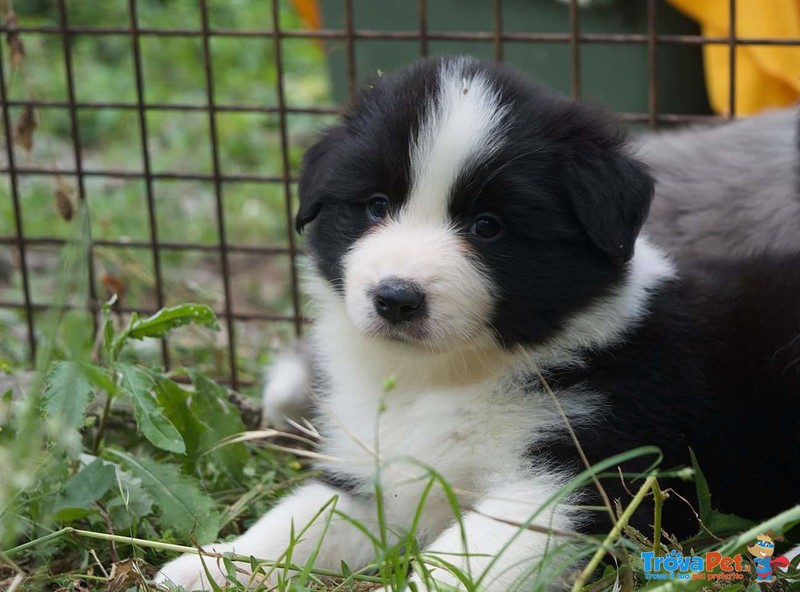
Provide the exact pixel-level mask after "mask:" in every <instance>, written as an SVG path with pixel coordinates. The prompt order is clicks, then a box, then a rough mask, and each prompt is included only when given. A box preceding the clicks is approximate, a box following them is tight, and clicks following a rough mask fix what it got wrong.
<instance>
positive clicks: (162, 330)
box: [127, 303, 219, 339]
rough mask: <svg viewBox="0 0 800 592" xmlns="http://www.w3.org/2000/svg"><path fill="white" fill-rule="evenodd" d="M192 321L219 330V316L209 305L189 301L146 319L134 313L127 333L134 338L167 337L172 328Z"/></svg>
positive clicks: (164, 309)
mask: <svg viewBox="0 0 800 592" xmlns="http://www.w3.org/2000/svg"><path fill="white" fill-rule="evenodd" d="M190 323H194V324H197V325H203V326H205V327H208V328H210V329H213V330H215V331H218V330H219V325H218V324H217V317H216V315H215V314H214V312H213V311H212V310H211V309H210V308H209V307H207V306H206V305H204V304H191V303H187V304H179V305H178V306H172V307H170V308H162V309H161V310H159V311H158V312H157V313H155V314H154V315H153V316H150V317H147V318H146V319H140V318H138V317H137V316H136V315H133V316H132V317H131V323H130V326H129V327H128V330H127V334H128V335H129V336H130V337H133V338H134V339H143V338H145V337H165V336H166V335H167V333H169V331H170V330H172V329H174V328H176V327H182V326H184V325H188V324H190Z"/></svg>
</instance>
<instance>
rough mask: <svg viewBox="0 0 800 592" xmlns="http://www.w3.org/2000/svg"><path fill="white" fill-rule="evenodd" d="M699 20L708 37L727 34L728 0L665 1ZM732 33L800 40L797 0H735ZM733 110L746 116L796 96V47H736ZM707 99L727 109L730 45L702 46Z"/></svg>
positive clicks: (799, 76)
mask: <svg viewBox="0 0 800 592" xmlns="http://www.w3.org/2000/svg"><path fill="white" fill-rule="evenodd" d="M668 2H669V3H670V4H672V5H673V6H675V7H676V8H677V9H678V10H681V11H682V12H684V13H685V14H687V15H688V16H690V17H691V18H693V19H694V20H696V21H697V22H699V23H700V25H701V27H702V32H703V35H704V36H706V37H727V36H728V35H729V34H730V32H729V24H730V12H729V11H730V0H668ZM736 37H737V38H741V39H748V38H750V39H753V38H767V37H768V38H779V39H791V40H798V39H800V0H736ZM735 58H736V66H735V68H736V89H735V93H734V95H735V98H736V104H735V112H736V114H737V115H749V114H752V113H757V112H758V111H761V110H762V109H766V108H770V107H784V106H787V105H791V104H792V103H794V102H796V101H797V100H798V99H799V98H800V46H772V45H738V46H737V47H736V56H735ZM703 61H704V67H705V77H706V86H707V88H708V98H709V101H710V103H711V107H712V109H714V111H716V112H717V113H723V114H725V115H727V114H729V111H730V98H729V97H730V95H729V89H730V77H729V70H730V49H729V46H728V45H719V44H707V45H704V46H703Z"/></svg>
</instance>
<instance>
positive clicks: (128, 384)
mask: <svg viewBox="0 0 800 592" xmlns="http://www.w3.org/2000/svg"><path fill="white" fill-rule="evenodd" d="M115 368H116V369H117V372H119V375H120V385H121V386H122V388H123V389H125V391H126V392H127V393H128V394H129V395H130V396H131V398H132V399H133V405H134V409H135V410H136V423H137V425H138V426H139V429H140V430H141V431H142V434H144V437H145V438H147V439H148V440H150V442H151V443H152V444H153V445H154V446H156V447H158V448H161V449H162V450H168V451H170V452H177V453H178V454H184V453H185V452H186V445H185V444H184V442H183V438H182V437H181V434H180V432H179V431H178V429H177V428H176V427H175V426H174V425H173V424H172V422H171V421H170V420H169V419H168V418H167V417H166V416H165V415H164V410H163V409H162V408H161V405H159V402H158V398H157V397H156V395H155V392H154V390H153V389H154V387H155V384H156V378H155V376H154V375H152V374H151V373H150V372H148V371H147V370H145V369H144V368H140V367H139V366H134V365H133V364H125V363H118V364H116V366H115Z"/></svg>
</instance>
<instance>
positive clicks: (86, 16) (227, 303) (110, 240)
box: [0, 0, 800, 388]
mask: <svg viewBox="0 0 800 592" xmlns="http://www.w3.org/2000/svg"><path fill="white" fill-rule="evenodd" d="M626 2H627V0H619V3H623V4H624V3H626ZM93 4H95V6H94V7H92V6H91V5H93ZM298 4H300V3H298V2H295V3H293V5H292V4H289V3H288V2H286V3H285V2H281V1H280V0H251V1H247V2H244V1H240V2H227V1H225V2H223V1H220V0H191V1H181V2H177V3H176V2H167V1H160V0H109V1H108V2H105V3H104V5H103V6H102V7H100V6H97V5H96V3H86V2H79V1H78V0H33V2H32V4H31V5H28V4H26V6H25V7H23V6H17V7H16V8H17V11H18V13H19V14H15V13H14V11H13V7H12V6H11V5H10V4H9V3H8V2H6V3H0V7H2V8H3V10H4V14H3V18H4V22H3V25H2V34H3V35H4V37H5V40H6V43H5V44H4V45H3V46H0V78H2V81H3V84H2V85H0V102H2V125H3V128H4V140H3V142H4V153H5V154H4V156H3V159H2V162H1V163H0V175H1V176H2V177H3V185H2V188H0V192H2V195H0V199H2V200H3V204H2V206H1V207H2V210H1V211H2V217H3V221H2V222H0V254H4V257H6V259H7V261H5V263H4V265H5V268H3V269H6V271H5V272H4V273H2V274H0V313H3V316H0V331H3V332H5V333H6V337H4V338H3V340H2V341H4V342H6V346H5V349H4V350H2V352H1V354H2V355H4V356H7V357H15V358H16V359H22V360H28V361H31V360H33V359H34V357H35V355H36V346H37V339H38V333H39V330H40V328H39V323H40V321H41V318H42V314H43V313H44V312H45V311H47V310H48V309H49V308H50V307H52V306H53V304H54V301H53V299H52V289H53V279H52V278H53V276H54V274H55V269H56V266H57V258H56V254H57V252H58V249H59V248H60V247H61V245H63V244H64V243H65V242H66V241H67V240H68V239H69V238H70V237H71V236H72V234H71V232H72V231H71V230H70V225H74V216H73V215H72V214H73V213H74V212H73V210H74V208H75V206H76V204H77V203H78V202H83V203H84V204H85V205H86V209H87V210H88V212H89V220H90V224H89V229H90V234H91V249H90V252H89V259H90V260H89V263H88V270H89V272H88V280H87V282H88V285H87V286H86V294H85V298H81V299H79V300H75V301H69V302H68V306H69V307H71V308H74V309H75V310H85V311H87V312H88V313H89V314H90V315H91V317H92V318H96V316H97V313H98V311H99V308H100V307H101V305H102V303H103V302H104V301H106V300H107V298H108V297H109V296H110V294H112V293H113V294H117V295H118V296H119V297H120V306H119V311H120V312H121V313H122V314H125V313H129V312H131V311H132V310H136V311H139V312H144V313H148V312H154V311H155V310H157V309H158V308H160V307H163V306H167V305H170V304H175V303H176V301H177V300H186V299H193V300H201V301H206V302H208V303H209V304H211V305H212V306H213V307H214V308H215V310H216V312H217V313H218V315H219V316H220V319H221V324H222V325H223V331H222V332H221V333H220V335H219V336H217V337H216V338H214V340H213V341H212V342H210V343H204V344H201V345H200V346H198V343H197V342H196V341H195V342H191V343H183V344H181V343H170V342H167V341H164V342H163V343H160V344H158V346H157V349H156V350H154V351H145V352H140V353H141V355H144V356H147V355H149V356H151V357H153V358H154V360H156V361H157V362H158V363H159V364H162V365H163V366H164V367H165V368H167V369H169V368H172V367H175V366H177V365H180V364H184V363H193V362H196V361H197V358H198V357H205V358H207V360H206V361H207V362H208V363H209V364H211V365H212V366H213V367H214V369H215V371H216V373H217V374H218V375H219V377H220V378H221V379H223V380H225V381H227V382H229V383H230V385H231V386H232V387H233V388H239V387H240V386H242V385H247V384H252V383H253V382H256V381H257V380H258V374H257V372H258V370H257V369H258V367H259V364H260V362H261V360H262V359H263V355H264V352H265V351H266V350H268V346H269V344H270V342H271V340H274V339H278V340H280V339H285V338H288V337H290V336H291V334H299V333H300V332H301V331H302V327H303V324H304V322H305V319H304V318H303V309H304V307H303V300H302V295H301V291H300V288H299V283H298V258H299V251H300V248H299V247H300V245H298V244H297V242H296V239H295V236H294V234H293V232H292V218H293V212H294V205H295V204H294V202H295V192H296V176H297V166H298V162H299V157H300V155H301V153H302V151H303V149H304V148H305V147H306V146H307V145H308V144H309V143H310V142H311V141H312V139H313V137H314V133H315V131H317V130H319V129H321V128H322V127H324V126H325V125H326V124H328V123H330V121H331V120H332V119H333V118H334V117H335V116H336V114H337V113H338V112H339V111H340V110H341V105H342V103H344V102H346V100H347V99H348V98H349V97H352V96H353V94H354V93H355V92H357V89H358V88H359V86H360V85H362V84H364V81H365V80H366V79H368V77H369V76H376V75H380V72H379V71H378V69H379V68H380V69H388V68H389V67H391V66H394V65H397V64H399V63H403V62H407V61H409V60H410V59H412V58H413V57H415V56H425V55H429V54H436V53H440V52H449V53H453V52H465V53H473V54H477V55H480V56H483V57H488V58H494V59H497V60H504V61H509V62H510V63H513V64H514V65H517V66H519V67H521V68H522V69H524V70H527V71H529V72H531V73H532V74H533V75H534V76H536V77H538V78H545V80H546V82H549V83H551V84H552V85H554V86H557V87H560V88H561V90H563V91H565V92H568V93H571V94H572V95H573V96H575V97H578V98H584V97H586V98H591V99H597V100H599V101H601V102H605V103H609V102H610V103H611V104H609V105H608V106H609V107H610V108H612V109H615V110H617V111H620V112H621V116H622V117H623V119H625V120H627V121H630V122H634V123H639V124H646V125H648V126H650V127H652V128H655V127H658V126H659V125H663V124H673V123H682V122H695V121H705V120H713V119H716V118H717V116H713V115H711V113H710V111H709V109H708V106H707V103H704V99H703V100H695V101H694V103H692V104H688V103H687V102H686V101H683V102H681V100H673V99H674V97H675V96H676V93H677V96H679V98H680V95H681V93H683V94H686V91H685V89H683V88H682V87H681V82H682V80H680V79H679V80H675V79H674V76H675V72H676V68H678V69H679V70H680V71H681V72H684V73H686V72H689V74H688V75H691V76H694V80H695V83H693V84H695V86H698V87H701V86H702V65H701V64H702V62H701V56H700V52H701V49H702V47H704V46H708V45H722V46H725V47H727V49H728V65H729V72H730V73H732V75H730V76H729V107H728V116H730V117H735V115H736V77H735V72H736V60H737V53H738V52H737V46H744V45H786V46H797V45H800V39H787V38H781V39H777V38H774V39H773V38H752V37H748V38H746V39H741V38H738V37H737V35H736V0H730V1H729V6H728V12H729V15H728V19H729V20H728V22H729V30H730V34H729V35H728V36H720V37H704V36H702V35H700V33H699V30H698V29H697V28H696V27H694V28H692V27H693V26H692V25H687V24H686V23H683V24H681V25H680V26H672V25H670V24H669V23H674V22H677V21H675V18H676V16H675V15H676V13H675V12H674V10H673V9H672V8H671V7H670V6H669V5H668V4H666V3H665V2H663V0H646V1H645V2H630V3H628V4H630V6H629V7H628V8H627V9H625V10H623V11H619V12H620V14H622V15H623V17H621V18H619V19H617V20H614V19H612V21H611V24H608V23H606V24H604V25H600V26H598V25H597V24H596V23H594V22H591V21H587V14H588V15H590V16H591V14H593V13H592V12H591V10H594V11H595V13H597V12H598V11H603V10H605V11H607V12H610V11H611V10H614V7H608V6H604V7H603V6H601V7H600V8H598V9H584V8H582V7H581V6H580V5H579V2H578V0H570V1H568V2H564V3H559V2H557V1H556V0H538V1H537V2H528V3H524V2H522V3H521V2H514V1H513V0H474V1H471V2H464V3H462V4H459V3H458V2H454V1H452V0H451V1H444V0H404V1H403V2H393V3H382V2H368V1H365V0H360V1H359V0H321V2H319V3H318V4H317V11H318V12H319V14H318V15H317V16H318V17H319V19H321V23H318V22H314V19H309V18H307V17H306V18H301V16H298V12H297V10H296V8H297V6H298ZM306 4H308V3H306ZM87 6H88V8H87ZM28 9H30V10H28ZM537 10H540V11H544V12H542V13H541V14H545V13H546V15H547V18H544V17H541V14H539V15H538V16H537V13H536V11H537ZM99 11H102V13H99ZM626 11H627V12H626ZM301 12H302V11H301ZM469 13H473V14H469ZM614 14H616V13H614ZM626 14H627V16H625V15H626ZM456 17H457V18H456ZM523 17H524V18H523ZM540 17H541V18H540ZM615 18H616V17H615ZM465 19H466V20H465ZM548 19H549V20H548ZM687 22H688V21H687ZM664 23H666V24H664ZM618 25H619V26H618ZM615 27H616V29H615ZM176 56H179V57H180V59H178V58H176ZM628 56H632V57H631V58H630V59H631V60H633V61H628V62H626V61H624V60H627V59H628ZM684 58H688V59H691V60H693V61H692V64H694V65H693V66H690V67H684V66H683V62H680V60H682V59H684ZM631 64H633V65H631ZM384 65H385V66H384ZM376 66H377V67H376ZM543 72H544V74H543ZM598 80H599V81H601V82H598ZM598 84H605V85H606V86H605V87H602V86H598ZM611 87H627V88H628V89H629V90H632V91H634V92H635V93H636V94H637V96H638V97H639V102H638V103H636V101H627V100H626V99H621V100H619V101H617V104H614V102H615V100H614V97H613V96H612V97H611V99H610V100H609V97H607V96H604V92H605V91H604V90H603V88H606V89H608V88H611ZM676 89H677V90H676ZM612 90H615V89H612ZM609 92H611V91H609ZM666 92H672V93H673V94H672V98H670V96H667V95H665V93H666ZM700 93H701V94H702V93H704V89H702V88H700ZM53 202H55V208H54V207H53ZM3 251H5V253H3ZM0 263H2V261H0ZM0 271H2V269H0ZM199 339H201V341H202V339H209V338H208V337H202V338H199ZM206 346H207V347H206Z"/></svg>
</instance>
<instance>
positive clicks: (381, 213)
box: [367, 193, 389, 220]
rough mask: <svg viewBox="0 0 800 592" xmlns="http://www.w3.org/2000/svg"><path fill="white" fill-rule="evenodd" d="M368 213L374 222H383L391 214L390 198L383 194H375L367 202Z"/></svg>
mask: <svg viewBox="0 0 800 592" xmlns="http://www.w3.org/2000/svg"><path fill="white" fill-rule="evenodd" d="M367 212H368V213H369V217H370V218H372V219H373V220H383V219H384V218H385V217H386V215H387V214H388V213H389V198H388V197H386V196H385V195H384V194H383V193H375V194H373V195H372V196H371V197H370V198H369V201H368V202H367Z"/></svg>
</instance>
